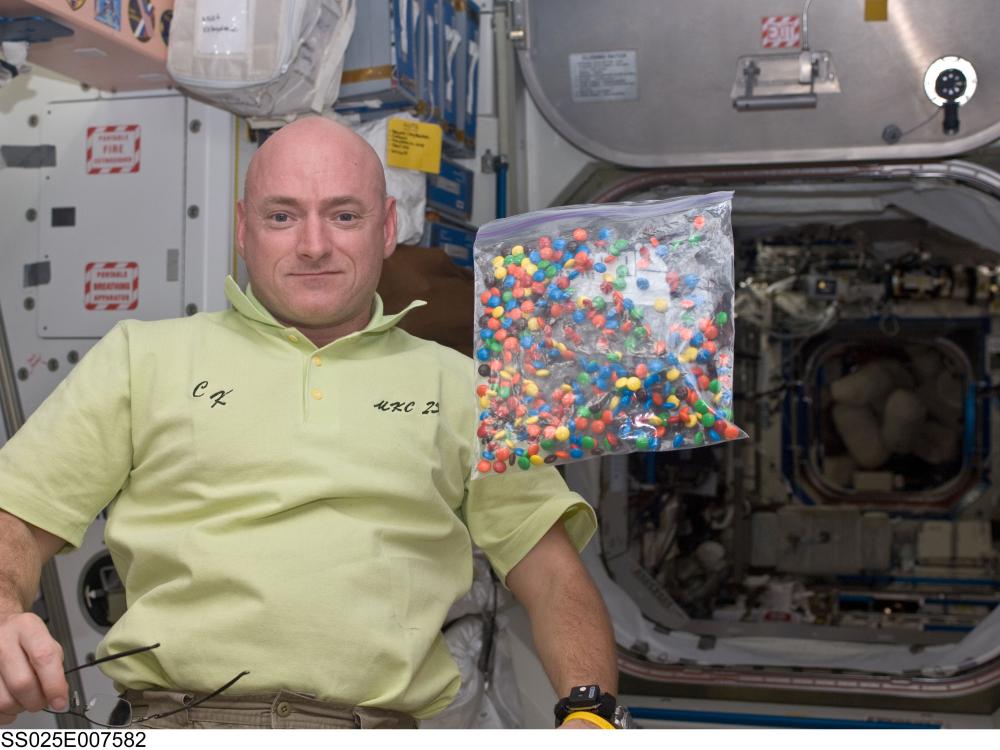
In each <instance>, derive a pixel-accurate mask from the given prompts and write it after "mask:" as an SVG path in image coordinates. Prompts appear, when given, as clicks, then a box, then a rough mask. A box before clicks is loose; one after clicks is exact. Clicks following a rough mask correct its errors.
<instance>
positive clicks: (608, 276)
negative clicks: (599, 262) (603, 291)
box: [604, 273, 615, 284]
mask: <svg viewBox="0 0 1000 750" xmlns="http://www.w3.org/2000/svg"><path fill="white" fill-rule="evenodd" d="M604 280H605V281H606V282H608V283H609V284H611V283H613V282H614V280H615V277H614V274H610V273H606V274H604Z"/></svg>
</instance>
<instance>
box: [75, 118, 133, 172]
mask: <svg viewBox="0 0 1000 750" xmlns="http://www.w3.org/2000/svg"><path fill="white" fill-rule="evenodd" d="M140 141H141V138H140V130H139V126H138V125H104V126H101V127H89V128H87V174H122V173H130V174H134V173H135V172H138V171H139V146H140Z"/></svg>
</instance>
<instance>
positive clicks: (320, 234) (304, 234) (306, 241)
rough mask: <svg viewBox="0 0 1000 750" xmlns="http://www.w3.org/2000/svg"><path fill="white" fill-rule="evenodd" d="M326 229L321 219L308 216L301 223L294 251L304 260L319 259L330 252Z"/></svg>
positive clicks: (312, 215) (311, 215)
mask: <svg viewBox="0 0 1000 750" xmlns="http://www.w3.org/2000/svg"><path fill="white" fill-rule="evenodd" d="M328 235H329V233H328V227H327V226H326V222H324V221H323V218H322V217H320V216H316V215H314V214H308V215H307V216H306V217H305V219H304V221H303V222H302V226H301V229H300V231H299V243H298V247H297V248H296V251H297V252H298V254H299V255H301V256H302V257H304V258H311V259H312V258H319V257H321V256H323V255H326V254H327V253H328V252H330V238H329V236H328Z"/></svg>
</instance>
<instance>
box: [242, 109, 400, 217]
mask: <svg viewBox="0 0 1000 750" xmlns="http://www.w3.org/2000/svg"><path fill="white" fill-rule="evenodd" d="M288 159H293V160H295V161H296V162H299V161H303V162H306V163H310V162H312V163H316V162H325V161H326V160H328V159H331V160H334V161H338V160H340V161H343V162H344V165H345V166H348V165H349V166H352V167H353V168H354V169H356V170H358V171H360V172H361V173H363V174H366V175H367V176H368V178H369V179H370V180H371V181H372V185H373V187H374V188H375V189H376V190H377V191H378V193H379V195H380V196H381V197H383V198H384V197H385V194H386V193H385V171H384V169H383V168H382V161H381V160H380V159H379V156H378V154H377V153H375V149H373V148H372V147H371V146H370V145H368V142H367V141H366V140H365V139H364V138H362V137H361V136H360V135H358V134H357V133H355V132H354V131H353V130H351V129H350V128H348V127H346V126H344V125H341V124H340V123H339V122H335V121H334V120H330V119H328V118H326V117H321V116H319V115H310V116H308V117H304V118H302V119H300V120H296V121H295V122H292V123H289V124H288V125H285V126H284V127H283V128H281V129H280V130H278V131H277V132H275V133H274V134H273V135H272V136H271V137H270V138H268V139H267V140H266V141H264V145H263V146H261V147H260V148H259V149H257V153H255V154H254V155H253V158H251V159H250V166H249V167H248V168H247V176H246V181H245V183H244V187H243V198H244V200H245V199H247V198H249V197H250V196H251V195H252V194H253V191H254V190H256V189H257V188H258V183H259V182H260V181H261V180H262V179H265V178H266V177H267V175H268V174H269V173H271V172H272V171H274V170H275V169H276V168H277V166H279V165H280V164H282V162H283V161H284V160H288Z"/></svg>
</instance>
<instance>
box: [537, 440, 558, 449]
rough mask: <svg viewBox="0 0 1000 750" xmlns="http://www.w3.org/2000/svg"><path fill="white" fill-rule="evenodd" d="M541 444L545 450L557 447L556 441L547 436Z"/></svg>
mask: <svg viewBox="0 0 1000 750" xmlns="http://www.w3.org/2000/svg"><path fill="white" fill-rule="evenodd" d="M539 445H540V446H541V447H542V450H543V451H551V450H552V449H553V448H554V447H555V442H554V441H553V440H551V439H550V438H545V439H544V440H542V441H541V442H540V443H539Z"/></svg>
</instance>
